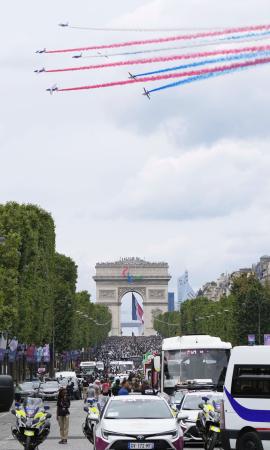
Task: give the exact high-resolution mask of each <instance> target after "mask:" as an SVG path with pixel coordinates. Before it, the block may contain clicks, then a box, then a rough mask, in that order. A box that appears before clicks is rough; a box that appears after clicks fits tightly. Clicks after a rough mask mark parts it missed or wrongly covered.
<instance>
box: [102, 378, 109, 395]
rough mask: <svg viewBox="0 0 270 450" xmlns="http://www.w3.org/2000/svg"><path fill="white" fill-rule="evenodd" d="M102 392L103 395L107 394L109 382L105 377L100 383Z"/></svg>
mask: <svg viewBox="0 0 270 450" xmlns="http://www.w3.org/2000/svg"><path fill="white" fill-rule="evenodd" d="M101 389H102V394H103V395H105V396H108V395H109V390H110V383H109V380H108V379H106V378H105V380H104V381H103V383H102V384H101Z"/></svg>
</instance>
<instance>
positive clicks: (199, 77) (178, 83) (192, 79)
mask: <svg viewBox="0 0 270 450" xmlns="http://www.w3.org/2000/svg"><path fill="white" fill-rule="evenodd" d="M268 64H270V62H269V63H268ZM258 65H259V64H258ZM252 67H256V66H247V67H237V68H233V69H228V70H224V71H222V72H210V73H206V74H202V75H196V76H194V77H189V78H185V79H184V80H181V81H175V82H174V83H170V84H165V85H164V86H160V87H158V88H155V89H151V90H150V91H147V92H148V93H149V94H152V93H153V92H158V91H163V90H164V89H170V88H173V87H177V86H182V85H185V84H190V83H194V82H195V81H201V80H208V79H209V78H215V77H219V76H221V75H228V74H230V73H234V72H240V71H242V70H245V69H250V68H252Z"/></svg>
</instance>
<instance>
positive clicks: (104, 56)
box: [97, 52, 109, 58]
mask: <svg viewBox="0 0 270 450" xmlns="http://www.w3.org/2000/svg"><path fill="white" fill-rule="evenodd" d="M97 53H98V55H99V56H103V58H109V56H108V55H104V53H101V52H97Z"/></svg>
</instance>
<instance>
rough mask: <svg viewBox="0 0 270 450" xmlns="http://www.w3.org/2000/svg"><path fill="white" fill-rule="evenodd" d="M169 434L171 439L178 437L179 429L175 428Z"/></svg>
mask: <svg viewBox="0 0 270 450" xmlns="http://www.w3.org/2000/svg"><path fill="white" fill-rule="evenodd" d="M171 436H172V438H173V439H177V438H179V430H178V429H177V430H175V431H173V432H172V434H171Z"/></svg>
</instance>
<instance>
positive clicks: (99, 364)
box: [96, 361, 105, 372]
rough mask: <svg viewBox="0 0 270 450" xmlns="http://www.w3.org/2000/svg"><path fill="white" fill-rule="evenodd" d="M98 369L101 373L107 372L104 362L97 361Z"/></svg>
mask: <svg viewBox="0 0 270 450" xmlns="http://www.w3.org/2000/svg"><path fill="white" fill-rule="evenodd" d="M96 368H97V370H99V371H101V372H104V370H105V366H104V362H103V361H97V363H96Z"/></svg>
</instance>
